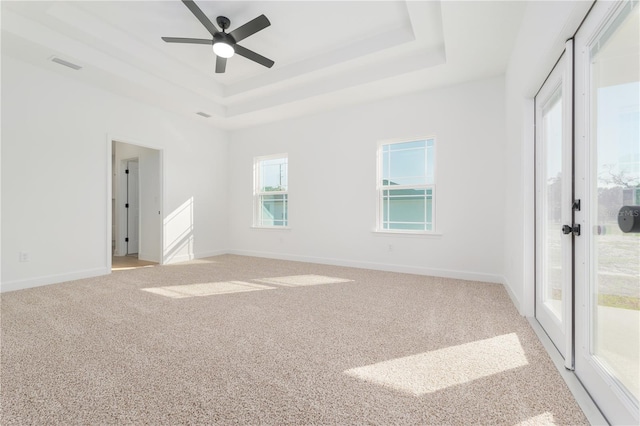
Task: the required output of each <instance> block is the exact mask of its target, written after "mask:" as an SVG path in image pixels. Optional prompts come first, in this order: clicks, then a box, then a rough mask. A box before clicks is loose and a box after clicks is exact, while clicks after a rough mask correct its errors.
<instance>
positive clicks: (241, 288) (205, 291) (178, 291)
mask: <svg viewBox="0 0 640 426" xmlns="http://www.w3.org/2000/svg"><path fill="white" fill-rule="evenodd" d="M273 289H274V287H268V286H266V285H260V284H255V283H248V282H244V281H222V282H217V283H199V284H186V285H174V286H167V287H150V288H143V289H142V290H144V291H148V292H149V293H154V294H159V295H160V296H166V297H171V298H173V299H183V298H185V297H201V296H213V295H216V294H229V293H243V292H246V291H258V290H273Z"/></svg>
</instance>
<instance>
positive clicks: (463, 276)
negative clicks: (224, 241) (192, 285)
mask: <svg viewBox="0 0 640 426" xmlns="http://www.w3.org/2000/svg"><path fill="white" fill-rule="evenodd" d="M228 253H229V254H237V255H240V256H254V257H264V258H268V259H279V260H292V261H296V262H309V263H319V264H323V265H335V266H348V267H351V268H360V269H373V270H378V271H389V272H400V273H405V274H415V275H429V276H433V277H442V278H455V279H459V280H469V281H482V282H489V283H497V284H503V282H504V278H503V277H502V276H501V275H497V274H487V273H483V272H472V271H454V270H449V269H438V268H423V267H418V266H409V265H396V264H390V263H378V262H366V261H358V260H348V259H336V258H324V257H313V256H300V255H295V254H285V253H271V252H259V251H251V250H237V249H234V250H229V251H228Z"/></svg>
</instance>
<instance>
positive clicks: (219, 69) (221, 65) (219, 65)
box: [216, 56, 227, 74]
mask: <svg viewBox="0 0 640 426" xmlns="http://www.w3.org/2000/svg"><path fill="white" fill-rule="evenodd" d="M226 68H227V58H223V57H222V56H217V57H216V73H218V74H219V73H223V72H224V70H225V69H226Z"/></svg>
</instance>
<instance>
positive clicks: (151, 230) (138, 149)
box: [110, 140, 162, 270]
mask: <svg viewBox="0 0 640 426" xmlns="http://www.w3.org/2000/svg"><path fill="white" fill-rule="evenodd" d="M110 142H111V150H112V185H111V188H112V190H111V198H112V215H111V217H112V219H111V222H112V238H111V244H112V247H111V254H112V256H111V257H110V262H111V269H112V270H116V269H125V268H126V269H129V268H132V267H139V266H148V265H152V264H159V263H162V256H161V253H162V167H161V166H162V151H160V150H156V149H153V148H147V147H144V146H141V145H136V144H131V143H126V142H121V141H115V140H114V141H110Z"/></svg>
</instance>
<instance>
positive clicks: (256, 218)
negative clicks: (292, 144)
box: [252, 152, 289, 229]
mask: <svg viewBox="0 0 640 426" xmlns="http://www.w3.org/2000/svg"><path fill="white" fill-rule="evenodd" d="M276 159H285V160H286V164H287V184H286V187H287V189H286V190H285V191H260V181H261V173H260V165H261V163H262V162H264V161H269V160H276ZM265 195H285V196H286V199H285V200H286V201H285V206H286V208H285V219H284V224H283V225H267V224H264V223H263V216H262V203H263V202H262V197H263V196H265ZM252 227H253V228H264V229H289V154H287V153H286V152H285V153H280V154H271V155H262V156H258V157H253V224H252Z"/></svg>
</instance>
